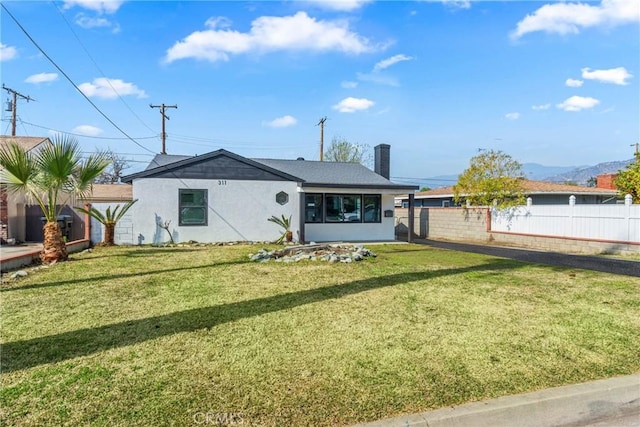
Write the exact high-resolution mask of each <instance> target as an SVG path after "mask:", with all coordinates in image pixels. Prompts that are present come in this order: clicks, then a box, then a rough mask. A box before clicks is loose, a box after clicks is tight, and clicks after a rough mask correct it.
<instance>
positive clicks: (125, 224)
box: [90, 202, 133, 245]
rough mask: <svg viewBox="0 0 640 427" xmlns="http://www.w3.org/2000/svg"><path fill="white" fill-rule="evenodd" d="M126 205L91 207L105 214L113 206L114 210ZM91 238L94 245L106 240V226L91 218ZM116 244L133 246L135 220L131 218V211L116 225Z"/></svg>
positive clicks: (107, 204) (96, 205)
mask: <svg viewBox="0 0 640 427" xmlns="http://www.w3.org/2000/svg"><path fill="white" fill-rule="evenodd" d="M125 203H126V202H112V203H92V204H91V206H92V207H94V208H96V209H97V210H99V211H100V212H102V213H103V214H104V213H105V212H106V211H107V208H108V207H109V206H111V210H113V209H114V208H115V207H116V206H117V205H121V206H122V205H124V204H125ZM90 237H91V244H92V245H95V244H98V243H100V242H102V239H103V238H104V226H103V225H102V224H100V222H98V221H97V220H96V219H94V218H91V236H90ZM114 243H115V244H116V245H132V244H133V219H132V216H131V209H130V210H129V211H128V212H127V213H126V214H124V216H123V217H122V219H121V220H120V221H118V223H117V224H116V229H115V232H114Z"/></svg>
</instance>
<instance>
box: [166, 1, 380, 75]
mask: <svg viewBox="0 0 640 427" xmlns="http://www.w3.org/2000/svg"><path fill="white" fill-rule="evenodd" d="M219 23H220V20H219V19H216V20H213V21H212V20H211V19H209V20H207V23H206V25H207V26H208V29H206V30H204V31H194V32H193V33H191V34H189V35H188V36H187V37H185V38H184V39H183V40H181V41H179V42H176V43H175V44H174V45H173V46H172V47H170V48H169V49H168V50H167V54H166V56H165V62H169V63H170V62H173V61H177V60H179V59H185V58H195V59H202V60H207V61H211V62H216V61H228V60H229V55H237V54H242V53H247V52H259V53H263V52H273V51H287V50H294V51H320V52H325V51H338V52H345V53H351V54H360V53H364V52H372V51H375V50H378V49H381V48H382V47H381V46H375V45H372V44H371V42H370V41H369V40H368V39H367V38H365V37H362V36H360V35H358V34H357V33H354V32H353V31H351V30H350V29H349V25H348V23H347V22H346V21H341V20H335V21H322V20H317V19H315V18H311V17H310V16H309V15H307V14H306V13H305V12H298V13H296V14H295V15H292V16H284V17H278V16H262V17H260V18H257V19H255V20H254V21H253V22H252V23H251V30H250V31H249V32H248V33H241V32H238V31H233V30H229V29H226V28H225V29H221V28H220V25H219Z"/></svg>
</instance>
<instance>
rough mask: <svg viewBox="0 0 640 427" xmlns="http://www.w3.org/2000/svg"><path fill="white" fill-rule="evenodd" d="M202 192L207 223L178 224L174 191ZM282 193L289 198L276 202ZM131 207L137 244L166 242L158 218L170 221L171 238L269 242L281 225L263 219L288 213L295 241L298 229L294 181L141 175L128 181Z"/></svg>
mask: <svg viewBox="0 0 640 427" xmlns="http://www.w3.org/2000/svg"><path fill="white" fill-rule="evenodd" d="M180 189H193V190H195V189H202V190H207V202H208V210H207V225H206V226H180V225H179V212H178V210H179V209H178V203H179V190H180ZM280 191H284V192H285V193H287V194H288V195H289V201H288V202H287V203H286V204H284V205H280V204H279V203H277V202H276V194H277V193H279V192H280ZM133 198H134V199H139V200H138V202H137V203H136V204H134V205H133V207H132V208H131V213H132V215H133V217H134V218H135V220H134V224H133V236H134V240H135V241H136V243H142V244H150V243H152V244H159V243H163V242H166V241H168V240H169V236H168V234H167V232H166V230H164V229H162V228H160V227H159V226H158V225H157V223H158V222H159V221H161V222H163V223H164V222H165V221H171V223H170V228H169V229H170V230H171V233H172V235H173V238H174V240H175V241H176V242H186V241H189V240H195V241H198V242H207V243H209V242H229V241H270V240H275V239H277V238H278V237H279V236H280V235H281V234H282V229H281V228H280V227H278V226H277V225H276V224H274V223H272V222H269V221H267V219H268V218H270V217H271V216H272V215H276V216H278V217H279V216H281V215H283V214H284V215H285V216H286V217H288V216H291V219H292V224H291V229H292V231H293V236H294V239H297V236H298V230H299V228H300V227H299V214H298V209H299V193H298V192H297V183H295V182H288V181H243V180H224V179H221V180H217V179H216V180H204V179H180V180H178V179H170V178H142V179H136V180H134V182H133Z"/></svg>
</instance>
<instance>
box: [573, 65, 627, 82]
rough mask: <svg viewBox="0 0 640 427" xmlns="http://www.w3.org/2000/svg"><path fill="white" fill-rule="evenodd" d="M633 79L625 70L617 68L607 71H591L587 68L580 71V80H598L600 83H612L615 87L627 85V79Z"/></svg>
mask: <svg viewBox="0 0 640 427" xmlns="http://www.w3.org/2000/svg"><path fill="white" fill-rule="evenodd" d="M631 77H633V74H630V73H629V72H628V71H627V69H626V68H624V67H618V68H611V69H609V70H593V71H591V69H589V68H583V69H582V78H583V79H587V80H598V81H599V82H602V83H612V84H615V85H627V84H629V82H628V81H627V79H630V78H631Z"/></svg>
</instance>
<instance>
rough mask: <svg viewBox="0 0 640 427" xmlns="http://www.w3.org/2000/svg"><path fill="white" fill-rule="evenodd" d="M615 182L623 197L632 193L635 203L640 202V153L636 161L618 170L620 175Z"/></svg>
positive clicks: (637, 154)
mask: <svg viewBox="0 0 640 427" xmlns="http://www.w3.org/2000/svg"><path fill="white" fill-rule="evenodd" d="M613 182H614V184H615V185H616V188H617V189H618V192H619V193H620V195H621V196H622V197H624V196H626V195H627V194H631V200H632V201H633V203H640V153H636V161H635V163H630V164H629V165H627V167H626V169H625V170H621V171H618V176H616V178H615V180H614V181H613Z"/></svg>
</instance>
